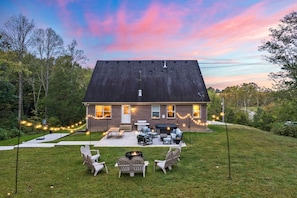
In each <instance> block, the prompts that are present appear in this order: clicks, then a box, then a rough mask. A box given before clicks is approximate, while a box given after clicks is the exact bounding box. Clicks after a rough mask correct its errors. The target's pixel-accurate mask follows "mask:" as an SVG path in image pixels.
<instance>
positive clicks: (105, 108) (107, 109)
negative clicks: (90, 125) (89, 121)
mask: <svg viewBox="0 0 297 198" xmlns="http://www.w3.org/2000/svg"><path fill="white" fill-rule="evenodd" d="M95 111H96V117H97V118H111V105H96V106H95Z"/></svg>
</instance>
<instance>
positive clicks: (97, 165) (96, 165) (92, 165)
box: [83, 155, 108, 176]
mask: <svg viewBox="0 0 297 198" xmlns="http://www.w3.org/2000/svg"><path fill="white" fill-rule="evenodd" d="M83 157H84V159H85V162H86V163H85V165H86V166H87V167H88V169H89V170H91V173H94V176H96V175H97V174H98V172H99V171H101V170H102V169H103V168H105V171H106V173H108V169H107V166H106V164H105V162H94V161H93V160H92V159H91V157H90V156H89V155H83Z"/></svg>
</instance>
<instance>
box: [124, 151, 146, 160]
mask: <svg viewBox="0 0 297 198" xmlns="http://www.w3.org/2000/svg"><path fill="white" fill-rule="evenodd" d="M136 156H139V157H143V156H142V152H141V151H129V152H127V153H126V157H127V158H129V159H132V157H136Z"/></svg>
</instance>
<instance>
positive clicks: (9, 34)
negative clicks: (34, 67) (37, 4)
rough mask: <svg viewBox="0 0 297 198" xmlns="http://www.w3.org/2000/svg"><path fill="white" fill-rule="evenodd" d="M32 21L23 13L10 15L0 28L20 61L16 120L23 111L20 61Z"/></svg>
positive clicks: (31, 28)
mask: <svg viewBox="0 0 297 198" xmlns="http://www.w3.org/2000/svg"><path fill="white" fill-rule="evenodd" d="M34 27H35V24H34V21H33V20H31V21H29V19H28V18H27V17H25V16H23V15H19V16H12V17H11V18H9V19H8V20H7V21H6V22H5V23H4V28H2V29H1V30H0V32H1V33H0V34H1V35H2V38H1V39H3V41H2V43H4V44H7V45H9V46H7V45H5V46H6V48H4V49H9V50H12V51H15V52H16V53H17V54H18V61H19V62H20V69H19V71H18V73H19V82H18V83H19V103H18V105H19V106H18V121H19V122H20V120H21V116H22V112H23V110H22V109H23V67H22V66H23V65H22V61H23V58H24V55H25V53H26V52H27V49H28V47H29V45H30V36H31V34H32V33H33V30H34Z"/></svg>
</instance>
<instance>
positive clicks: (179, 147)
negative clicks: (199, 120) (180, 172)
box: [168, 141, 183, 161]
mask: <svg viewBox="0 0 297 198" xmlns="http://www.w3.org/2000/svg"><path fill="white" fill-rule="evenodd" d="M182 146H183V141H180V142H179V144H178V146H171V147H169V151H173V150H175V149H178V150H179V151H180V152H179V157H178V161H180V153H181V150H182ZM169 151H168V152H169Z"/></svg>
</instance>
